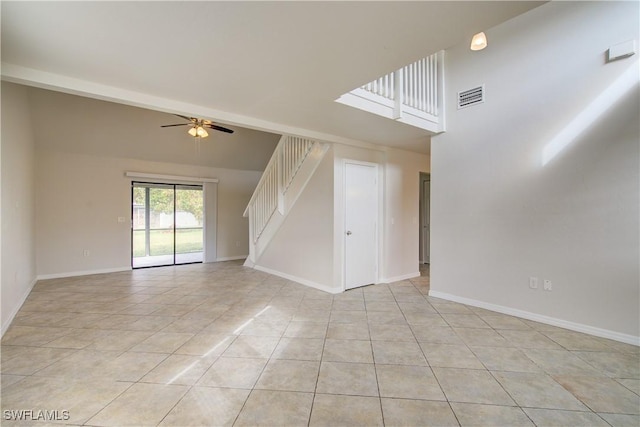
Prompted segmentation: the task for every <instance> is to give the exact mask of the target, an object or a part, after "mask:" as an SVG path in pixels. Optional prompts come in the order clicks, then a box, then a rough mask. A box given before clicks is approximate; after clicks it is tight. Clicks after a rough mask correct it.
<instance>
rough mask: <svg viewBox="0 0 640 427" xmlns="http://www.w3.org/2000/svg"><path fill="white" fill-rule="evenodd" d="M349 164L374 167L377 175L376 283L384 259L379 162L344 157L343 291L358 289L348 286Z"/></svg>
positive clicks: (341, 240)
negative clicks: (381, 244)
mask: <svg viewBox="0 0 640 427" xmlns="http://www.w3.org/2000/svg"><path fill="white" fill-rule="evenodd" d="M347 165H357V166H367V167H372V168H373V170H374V172H375V176H376V182H375V185H376V205H377V208H376V229H375V236H374V239H375V242H376V243H375V246H376V250H375V266H376V271H375V274H374V284H375V283H380V260H381V259H382V258H381V256H380V252H381V248H380V241H381V240H380V235H381V234H380V228H381V224H382V221H381V219H382V194H381V189H382V186H381V185H380V182H381V179H380V165H379V164H378V163H373V162H365V161H360V160H352V159H343V162H342V212H341V221H342V227H341V230H340V236H341V238H340V246H341V248H342V251H341V252H342V257H341V262H342V269H341V270H342V271H341V273H342V274H341V278H342V291H343V292H344V291H347V290H348V289H356V288H347V242H346V232H347V229H346V227H347Z"/></svg>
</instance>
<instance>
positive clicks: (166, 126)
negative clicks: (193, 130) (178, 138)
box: [160, 123, 191, 128]
mask: <svg viewBox="0 0 640 427" xmlns="http://www.w3.org/2000/svg"><path fill="white" fill-rule="evenodd" d="M190 124H191V123H178V124H176V125H162V126H160V127H161V128H170V127H172V126H187V125H190Z"/></svg>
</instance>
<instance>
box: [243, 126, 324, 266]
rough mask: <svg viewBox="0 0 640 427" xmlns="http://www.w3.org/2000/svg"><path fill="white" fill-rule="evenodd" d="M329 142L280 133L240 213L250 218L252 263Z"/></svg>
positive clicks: (257, 257)
mask: <svg viewBox="0 0 640 427" xmlns="http://www.w3.org/2000/svg"><path fill="white" fill-rule="evenodd" d="M328 148H329V145H328V144H326V143H321V142H318V141H313V140H310V139H306V138H300V137H296V136H290V135H283V136H282V138H280V142H279V143H278V146H277V147H276V149H275V151H274V152H273V155H272V156H271V159H270V160H269V163H268V164H267V167H266V168H265V171H264V173H263V174H262V178H260V181H259V182H258V185H257V186H256V189H255V191H254V193H253V196H251V200H249V204H248V205H247V208H246V209H245V211H244V214H243V216H245V217H248V218H249V257H248V258H247V260H246V262H245V265H246V266H250V267H253V266H254V265H255V264H256V262H257V261H258V260H259V259H260V256H261V255H262V253H263V252H264V250H265V249H266V248H267V246H268V244H269V242H270V241H271V239H272V238H273V236H274V235H275V234H276V232H277V231H278V229H279V228H280V226H281V225H282V223H283V222H284V219H285V218H286V216H287V214H288V213H289V211H290V210H291V207H292V206H293V205H294V204H295V202H296V200H297V199H298V197H299V196H300V194H301V193H302V191H303V190H304V187H305V186H306V185H307V183H308V182H309V179H310V178H311V176H312V175H313V173H314V172H315V170H316V168H317V167H318V165H319V164H320V161H321V160H322V158H323V157H324V155H325V153H326V152H327V150H328Z"/></svg>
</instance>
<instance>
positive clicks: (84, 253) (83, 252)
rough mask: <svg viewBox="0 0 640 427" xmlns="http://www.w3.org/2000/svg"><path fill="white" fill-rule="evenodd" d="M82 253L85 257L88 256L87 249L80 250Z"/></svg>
mask: <svg viewBox="0 0 640 427" xmlns="http://www.w3.org/2000/svg"><path fill="white" fill-rule="evenodd" d="M82 255H84V256H85V257H87V256H89V249H85V250H84V251H82Z"/></svg>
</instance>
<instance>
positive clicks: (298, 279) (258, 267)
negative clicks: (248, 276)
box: [253, 265, 342, 294]
mask: <svg viewBox="0 0 640 427" xmlns="http://www.w3.org/2000/svg"><path fill="white" fill-rule="evenodd" d="M253 268H255V269H256V270H258V271H263V272H265V273H269V274H273V275H274V276H278V277H282V278H283V279H287V280H292V281H294V282H298V283H300V284H301V285H305V286H309V287H311V288H314V289H318V290H321V291H324V292H328V293H330V294H339V293H342V289H335V288H330V287H328V286H325V285H322V284H320V283H316V282H313V281H311V280H307V279H303V278H301V277H297V276H293V275H291V274H287V273H283V272H281V271H277V270H272V269H270V268H267V267H263V266H261V265H254V266H253Z"/></svg>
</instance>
